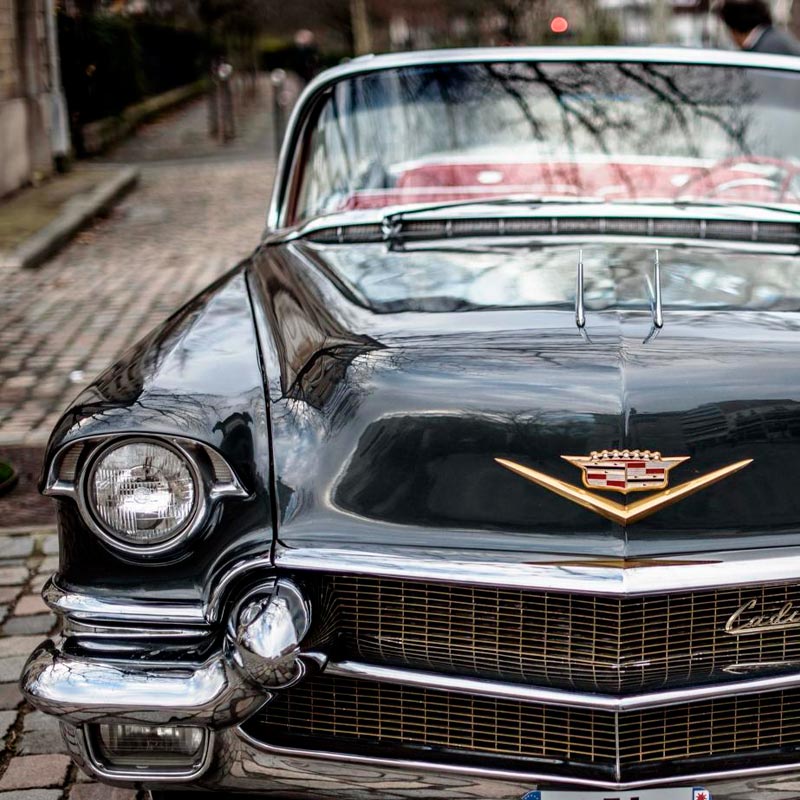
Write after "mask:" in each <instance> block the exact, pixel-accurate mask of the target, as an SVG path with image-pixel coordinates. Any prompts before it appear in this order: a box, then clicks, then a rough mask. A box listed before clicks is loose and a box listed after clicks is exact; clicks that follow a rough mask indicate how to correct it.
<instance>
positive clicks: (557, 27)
mask: <svg viewBox="0 0 800 800" xmlns="http://www.w3.org/2000/svg"><path fill="white" fill-rule="evenodd" d="M550 30H551V31H552V32H553V33H566V32H567V31H568V30H569V22H568V21H567V19H566V18H565V17H553V19H551V20H550Z"/></svg>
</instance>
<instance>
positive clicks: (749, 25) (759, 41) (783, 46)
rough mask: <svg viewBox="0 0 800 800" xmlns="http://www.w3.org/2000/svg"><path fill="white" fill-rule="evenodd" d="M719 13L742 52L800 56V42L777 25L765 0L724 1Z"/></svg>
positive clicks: (720, 5) (718, 8)
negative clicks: (773, 21) (774, 23)
mask: <svg viewBox="0 0 800 800" xmlns="http://www.w3.org/2000/svg"><path fill="white" fill-rule="evenodd" d="M717 13H718V14H719V16H720V19H721V20H722V21H723V22H724V23H725V26H726V27H727V28H728V32H729V33H730V35H731V39H733V41H734V42H735V43H736V46H737V47H739V48H740V49H742V50H749V51H751V52H754V53H776V54H778V55H784V56H800V42H798V40H797V39H795V38H794V36H792V35H791V34H790V33H789V32H788V31H782V30H780V29H779V28H776V27H775V26H774V25H773V23H772V12H771V11H770V9H769V6H768V5H767V3H766V2H765V0H722V2H721V3H720V4H719V5H718V7H717Z"/></svg>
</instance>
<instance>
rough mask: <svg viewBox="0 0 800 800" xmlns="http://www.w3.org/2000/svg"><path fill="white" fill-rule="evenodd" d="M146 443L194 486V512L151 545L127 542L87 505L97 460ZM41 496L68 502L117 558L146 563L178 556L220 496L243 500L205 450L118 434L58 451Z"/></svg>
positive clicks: (221, 464)
mask: <svg viewBox="0 0 800 800" xmlns="http://www.w3.org/2000/svg"><path fill="white" fill-rule="evenodd" d="M137 443H142V444H150V445H155V446H158V447H163V448H165V449H167V450H170V451H172V452H173V453H174V454H175V455H176V456H178V457H179V458H180V459H181V461H183V462H184V463H185V464H186V466H187V468H188V470H189V473H190V475H191V477H192V481H193V483H194V494H195V500H194V507H193V509H192V511H191V513H190V514H189V517H188V518H187V520H186V521H185V522H184V524H183V525H182V526H181V527H180V528H179V529H178V530H177V531H175V533H173V534H172V535H171V536H170V537H169V538H168V539H165V540H164V541H161V542H157V543H154V544H136V543H134V542H128V541H125V540H124V539H122V538H120V537H119V535H117V534H115V533H114V531H113V529H111V528H110V527H109V526H107V525H105V524H104V523H103V521H102V520H101V519H100V517H99V515H98V513H97V512H96V510H95V508H94V506H93V503H92V501H91V479H92V475H93V474H94V470H95V467H96V466H97V465H98V464H99V462H100V461H101V459H102V458H103V457H104V456H105V455H107V454H108V453H110V452H112V451H113V450H115V449H117V448H119V447H122V446H124V445H127V444H137ZM43 493H44V494H46V495H53V496H62V497H71V498H72V499H73V500H74V501H75V503H76V504H77V506H78V510H79V511H80V514H81V517H82V519H83V521H84V523H85V524H86V526H87V527H88V528H89V529H90V530H91V531H92V532H93V533H94V534H95V535H96V536H97V537H98V539H100V541H102V542H103V543H104V544H105V545H106V546H108V547H109V548H110V549H112V550H113V551H114V552H115V553H117V554H125V555H127V556H131V557H134V558H139V559H142V558H151V557H158V556H161V555H164V554H168V553H169V554H171V553H173V551H179V550H180V548H181V547H182V546H183V545H184V544H185V543H186V542H187V540H189V539H190V538H192V537H193V536H194V535H195V534H197V533H198V532H199V531H200V530H201V529H202V528H203V525H204V523H205V522H206V521H207V519H208V517H209V513H210V511H211V508H212V507H213V505H214V503H215V502H216V501H217V500H218V499H220V498H222V497H224V496H226V495H227V496H238V497H247V496H248V492H247V491H245V489H244V488H243V487H242V485H241V483H240V482H239V480H238V478H237V477H236V474H235V473H234V472H233V470H232V469H231V467H230V466H229V465H228V463H227V462H226V461H225V459H224V458H223V457H222V456H221V455H220V454H219V453H218V452H217V451H216V450H214V449H213V448H212V447H210V446H209V445H207V444H205V443H202V442H197V441H194V440H191V439H185V438H183V437H177V436H160V435H157V434H156V435H151V434H144V435H142V434H133V433H131V434H118V435H112V436H97V437H86V438H84V439H79V440H76V441H74V442H70V443H68V444H66V445H64V447H62V448H60V449H59V450H58V451H57V452H56V453H55V454H54V456H53V457H52V458H51V461H50V464H49V467H48V470H47V473H46V478H45V485H44V487H43Z"/></svg>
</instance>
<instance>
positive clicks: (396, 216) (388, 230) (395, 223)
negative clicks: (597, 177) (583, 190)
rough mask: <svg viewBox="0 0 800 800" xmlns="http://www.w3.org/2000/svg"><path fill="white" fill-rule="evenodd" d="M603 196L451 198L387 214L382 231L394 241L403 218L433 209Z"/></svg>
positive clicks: (585, 199) (587, 199)
mask: <svg viewBox="0 0 800 800" xmlns="http://www.w3.org/2000/svg"><path fill="white" fill-rule="evenodd" d="M602 202H604V201H603V200H602V198H599V197H574V196H572V195H567V196H565V197H559V196H558V195H548V196H546V197H543V196H541V195H535V196H534V195H531V196H528V195H510V196H508V197H497V198H491V197H490V198H483V199H475V200H451V201H449V202H446V203H430V204H428V205H423V206H416V207H415V208H408V209H403V210H401V211H395V212H394V213H392V214H386V215H385V216H384V218H383V219H382V220H381V233H382V234H383V240H384V241H385V242H390V241H394V240H395V239H398V238H399V237H400V236H401V234H402V224H403V220H404V219H407V218H408V217H413V216H415V215H417V214H427V213H429V212H431V211H447V210H449V209H451V208H468V207H470V206H501V207H502V206H516V205H521V206H537V207H538V206H543V205H547V204H549V203H553V204H556V205H564V204H570V205H573V204H574V205H582V204H592V203H602Z"/></svg>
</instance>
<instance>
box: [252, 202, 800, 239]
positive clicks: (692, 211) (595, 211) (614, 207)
mask: <svg viewBox="0 0 800 800" xmlns="http://www.w3.org/2000/svg"><path fill="white" fill-rule="evenodd" d="M423 206H424V204H413V203H409V204H408V205H406V206H397V208H404V209H406V210H414V209H417V211H416V214H415V219H416V220H419V221H427V220H432V221H441V220H443V219H446V218H453V217H458V219H462V220H469V219H484V218H486V216H487V215H489V216H491V217H492V218H494V219H498V220H503V221H505V220H508V219H520V218H522V219H553V218H557V219H597V218H600V219H616V218H623V219H627V218H630V217H635V218H637V219H642V220H645V219H651V220H656V219H657V220H687V221H693V222H696V221H700V222H705V221H709V220H711V221H714V222H749V223H751V224H756V225H757V224H758V223H759V222H767V223H769V222H774V223H785V224H790V225H797V224H798V223H799V222H800V216H798V211H800V209H798V207H797V206H788V205H787V206H786V208H782V207H779V206H775V207H772V206H770V207H760V206H748V205H735V204H729V205H724V206H723V205H717V204H715V203H709V204H708V205H704V204H695V205H691V206H689V205H684V206H680V205H671V204H669V203H660V202H657V201H650V202H648V201H646V200H642V201H641V202H639V203H631V202H627V203H623V202H606V203H597V202H593V203H585V202H577V203H570V204H567V203H557V202H549V203H544V204H542V205H537V206H529V207H526V206H525V205H519V206H497V205H494V206H493V205H491V204H489V203H487V204H486V205H480V204H479V203H478V202H477V201H476V203H475V205H471V206H467V207H456V208H450V209H447V216H446V217H443V210H439V211H436V210H426V209H424V208H423ZM383 218H384V217H383V216H382V214H380V213H378V212H377V211H375V210H368V209H367V210H354V211H339V212H334V213H331V214H326V215H325V216H322V217H315V218H313V219H310V220H308V221H307V222H304V223H302V224H301V225H299V226H297V227H294V228H287V229H284V230H283V231H281V232H280V233H275V234H274V235H272V236H271V237H269V238H268V239H267V240H266V242H267V244H277V243H282V242H287V241H293V240H295V239H302V238H305V237H307V236H311V235H313V234H314V233H318V232H319V231H323V230H330V229H331V228H341V229H342V230H345V229H346V228H347V227H351V226H362V225H375V226H378V225H380V224H381V222H382V220H383ZM612 237H613V238H615V239H619V240H621V241H624V242H630V241H632V240H636V239H637V238H640V239H644V240H646V241H652V240H654V239H655V238H656V237H654V236H652V235H648V236H646V237H645V236H643V235H642V234H621V233H617V234H608V233H606V232H597V233H581V234H579V235H576V234H569V233H557V232H553V231H551V232H549V233H548V234H546V235H538V234H535V233H530V234H518V235H517V236H504V237H503V242H504V243H508V242H511V241H514V240H515V239H523V240H526V241H527V240H531V239H538V240H540V241H543V242H554V241H555V242H558V241H561V240H566V241H575V240H576V239H584V238H587V239H590V238H602V239H603V240H605V239H606V238H612ZM459 238H465V239H469V240H470V241H475V240H478V239H480V238H481V237H479V236H464V237H453V238H452V239H448V241H452V240H456V241H457V240H458V239H459ZM489 238H491V239H493V240H496V239H497V237H496V236H493V237H489ZM657 238H658V239H661V240H665V241H669V240H674V241H687V242H705V243H706V245H707V246H712V245H714V244H715V243H717V242H725V241H732V242H736V243H737V245H745V244H747V242H745V241H743V240H739V239H732V240H726V239H709V238H697V237H670V236H659V237H657ZM415 241H419V242H426V240H425V239H419V240H414V239H413V238H411V239H409V240H408V241H406V242H404V246H405V247H410V246H412V245H413V244H414V243H415ZM427 241H428V243H429V240H427ZM373 244H381V243H380V242H373ZM752 244H755V245H757V246H761V247H770V246H777V247H784V246H788V247H792V248H793V249H795V250H796V249H797V246H796V245H795V244H792V243H791V242H788V243H787V244H786V245H782V244H780V243H778V242H757V241H756V242H752Z"/></svg>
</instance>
